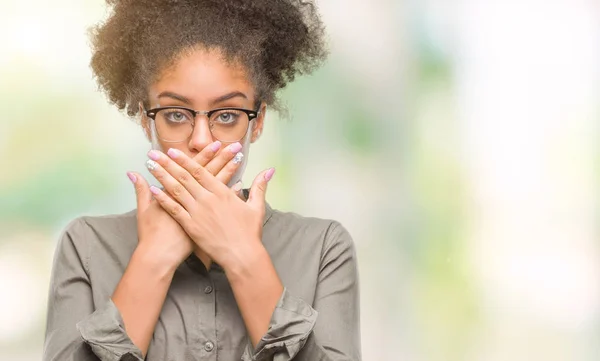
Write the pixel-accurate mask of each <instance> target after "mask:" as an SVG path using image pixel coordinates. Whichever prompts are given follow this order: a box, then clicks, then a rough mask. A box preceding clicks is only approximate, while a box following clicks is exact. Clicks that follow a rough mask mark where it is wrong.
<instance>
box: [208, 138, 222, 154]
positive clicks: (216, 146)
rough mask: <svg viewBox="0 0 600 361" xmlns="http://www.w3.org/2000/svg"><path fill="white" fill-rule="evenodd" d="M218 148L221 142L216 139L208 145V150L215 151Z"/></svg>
mask: <svg viewBox="0 0 600 361" xmlns="http://www.w3.org/2000/svg"><path fill="white" fill-rule="evenodd" d="M219 148H221V142H219V141H218V140H217V141H216V142H214V143H213V144H211V146H210V150H212V151H213V152H216V151H217V150H219Z"/></svg>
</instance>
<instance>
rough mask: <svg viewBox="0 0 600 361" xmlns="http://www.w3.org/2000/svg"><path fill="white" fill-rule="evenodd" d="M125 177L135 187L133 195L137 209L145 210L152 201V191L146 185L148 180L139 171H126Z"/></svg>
mask: <svg viewBox="0 0 600 361" xmlns="http://www.w3.org/2000/svg"><path fill="white" fill-rule="evenodd" d="M127 177H128V178H129V180H130V181H131V183H133V185H134V187H135V197H136V201H137V211H138V214H139V213H140V212H143V211H145V210H146V209H147V208H148V206H150V202H151V201H152V193H150V189H149V187H148V182H147V181H146V179H144V177H142V176H141V175H140V174H139V173H134V172H127Z"/></svg>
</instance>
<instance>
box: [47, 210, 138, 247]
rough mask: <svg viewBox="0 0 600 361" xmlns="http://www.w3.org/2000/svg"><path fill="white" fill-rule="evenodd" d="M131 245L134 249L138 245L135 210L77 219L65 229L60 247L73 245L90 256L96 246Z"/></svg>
mask: <svg viewBox="0 0 600 361" xmlns="http://www.w3.org/2000/svg"><path fill="white" fill-rule="evenodd" d="M129 243H131V244H132V246H133V247H135V244H136V243H137V218H136V211H135V210H132V211H129V212H126V213H122V214H111V215H102V216H80V217H77V218H75V219H74V220H72V221H71V222H69V224H68V225H67V226H66V227H65V228H64V229H63V231H62V234H61V237H60V239H59V244H58V247H61V248H62V247H69V246H71V245H72V246H74V247H75V248H76V249H77V250H78V251H79V252H85V253H87V254H89V252H91V249H92V248H94V247H96V246H101V247H103V248H106V247H107V246H108V247H111V248H114V246H115V245H121V247H123V246H124V247H127V245H128V244H129ZM127 248H129V247H127Z"/></svg>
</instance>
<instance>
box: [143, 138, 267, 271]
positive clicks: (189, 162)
mask: <svg viewBox="0 0 600 361" xmlns="http://www.w3.org/2000/svg"><path fill="white" fill-rule="evenodd" d="M149 155H150V157H151V158H153V159H154V161H155V162H156V166H155V169H154V170H153V173H152V174H153V175H154V176H155V177H156V178H157V179H158V180H159V182H160V183H161V184H162V185H163V187H164V191H163V190H160V189H159V188H157V187H151V188H150V191H151V192H152V193H153V194H154V197H155V198H156V200H157V201H158V203H159V204H160V205H161V207H162V208H163V209H165V210H166V211H167V212H168V213H169V214H170V215H171V217H173V219H175V220H176V221H177V222H178V223H179V224H180V225H181V226H182V228H183V229H184V230H185V232H186V233H187V234H188V235H189V236H190V238H191V239H192V240H193V241H194V243H196V245H198V247H200V248H201V249H202V250H203V251H204V252H206V253H207V254H208V255H209V257H210V258H211V259H213V260H215V261H216V262H218V263H219V264H220V265H221V266H223V267H224V268H225V270H226V271H227V269H228V267H230V266H231V267H235V265H236V264H237V262H238V261H239V260H242V259H244V258H245V257H247V256H248V255H249V254H255V253H256V252H261V248H262V243H261V238H262V224H263V219H264V215H265V192H266V187H267V182H268V181H269V180H270V179H271V177H272V176H273V173H274V171H275V170H274V169H273V168H270V169H268V170H266V171H263V172H261V173H260V174H259V175H258V176H257V177H256V179H255V180H254V182H253V184H252V187H251V191H250V196H249V199H248V201H247V202H244V201H243V200H241V199H240V198H239V197H238V196H237V195H235V194H234V193H233V192H231V191H230V189H229V188H227V186H225V185H224V184H223V183H222V182H220V181H219V180H218V179H217V178H216V177H215V176H213V175H212V174H211V173H210V172H209V171H208V170H207V169H206V168H205V167H203V166H201V165H199V164H198V163H197V162H195V161H194V160H193V159H191V158H189V157H188V156H187V155H185V154H184V153H182V152H181V151H178V150H176V149H169V151H168V155H169V156H167V155H165V154H164V153H161V152H158V151H152V153H151V154H149Z"/></svg>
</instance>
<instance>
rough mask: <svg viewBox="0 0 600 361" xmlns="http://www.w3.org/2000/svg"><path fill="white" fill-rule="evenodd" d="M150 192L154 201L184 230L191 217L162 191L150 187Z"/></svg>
mask: <svg viewBox="0 0 600 361" xmlns="http://www.w3.org/2000/svg"><path fill="white" fill-rule="evenodd" d="M150 192H151V193H152V194H153V195H154V199H156V201H157V202H158V204H159V205H160V206H161V207H162V208H163V209H164V210H165V211H166V212H167V213H169V215H171V217H173V219H175V220H176V221H177V223H179V224H180V225H181V226H182V227H183V228H184V229H186V228H185V227H186V226H187V225H188V224H189V222H190V220H191V219H192V217H191V216H190V214H189V213H188V211H186V210H185V208H183V206H182V205H181V204H179V203H177V202H175V201H174V200H173V199H171V198H170V197H169V196H168V195H167V194H166V193H165V192H164V191H162V190H161V189H160V188H158V187H155V186H150Z"/></svg>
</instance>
